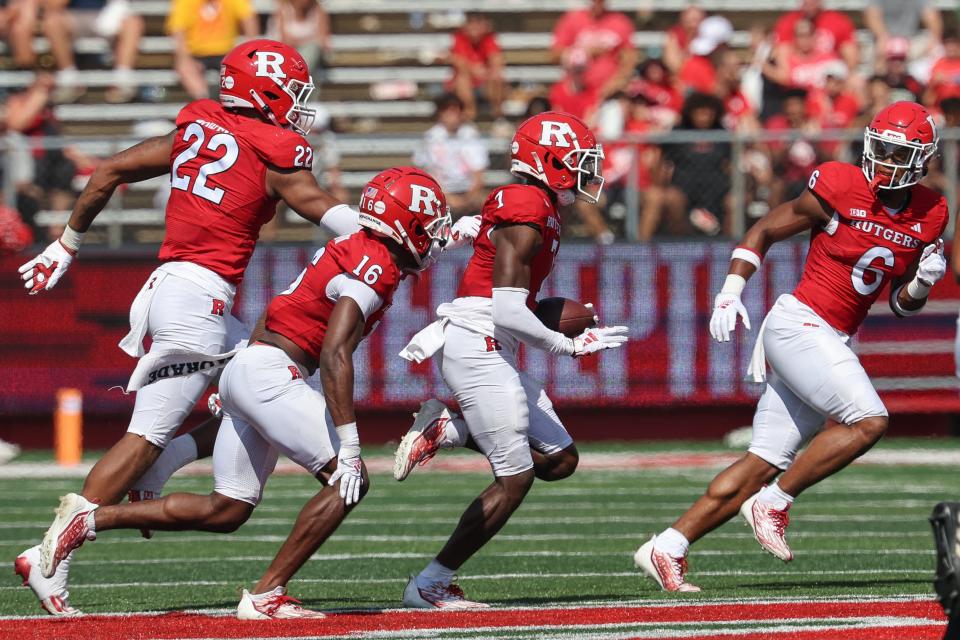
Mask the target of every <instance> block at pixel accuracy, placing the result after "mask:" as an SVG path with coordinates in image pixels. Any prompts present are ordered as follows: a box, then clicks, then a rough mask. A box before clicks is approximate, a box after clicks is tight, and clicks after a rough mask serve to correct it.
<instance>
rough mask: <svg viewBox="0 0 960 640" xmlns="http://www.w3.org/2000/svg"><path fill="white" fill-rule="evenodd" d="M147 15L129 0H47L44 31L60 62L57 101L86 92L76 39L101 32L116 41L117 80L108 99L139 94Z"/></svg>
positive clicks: (118, 100) (115, 100) (125, 99)
mask: <svg viewBox="0 0 960 640" xmlns="http://www.w3.org/2000/svg"><path fill="white" fill-rule="evenodd" d="M143 31H144V22H143V18H141V17H140V16H139V15H137V14H136V13H134V12H133V10H132V8H131V6H130V3H128V2H126V1H125V0H44V4H43V33H44V35H46V36H47V39H48V40H49V41H50V52H51V53H52V54H53V59H54V62H55V63H56V65H57V69H58V73H57V87H58V90H57V93H56V94H55V96H54V100H55V101H56V102H73V101H75V100H76V99H77V98H79V97H80V96H81V95H83V94H84V93H85V92H86V87H85V86H84V83H83V80H82V78H81V76H80V72H79V71H77V65H76V60H75V58H74V53H73V39H74V38H82V37H90V36H99V37H101V38H106V39H108V40H114V41H115V47H114V52H113V59H114V67H113V84H112V86H111V87H109V88H108V89H107V92H106V94H105V96H104V99H105V100H106V101H107V102H110V103H122V102H129V101H131V100H132V99H133V98H134V97H135V96H136V94H137V87H136V78H135V77H134V73H133V69H134V66H135V65H136V62H137V53H138V51H139V47H140V39H141V38H142V37H143Z"/></svg>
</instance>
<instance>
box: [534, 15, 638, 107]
mask: <svg viewBox="0 0 960 640" xmlns="http://www.w3.org/2000/svg"><path fill="white" fill-rule="evenodd" d="M575 51H581V52H583V53H585V54H586V55H587V59H588V60H589V62H588V64H587V70H586V76H585V83H586V86H587V87H588V88H589V89H591V90H595V91H596V92H597V93H598V95H599V97H600V99H601V100H603V99H606V98H607V97H609V96H612V95H613V94H614V93H616V92H617V91H619V90H621V89H623V88H624V87H626V85H627V82H628V81H629V79H630V76H631V75H633V70H634V66H635V65H636V60H637V55H636V50H635V49H634V47H633V21H632V20H630V18H628V17H627V16H626V15H625V14H622V13H617V12H614V11H608V10H607V7H606V2H605V1H604V0H591V2H590V6H589V8H587V9H583V10H575V11H568V12H567V13H565V14H563V16H561V17H560V20H558V21H557V26H556V27H555V28H554V30H553V50H552V54H553V58H554V61H556V62H563V61H565V60H566V59H567V58H568V57H569V56H571V55H575V54H574V52H575Z"/></svg>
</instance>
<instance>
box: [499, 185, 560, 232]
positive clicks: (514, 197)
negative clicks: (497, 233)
mask: <svg viewBox="0 0 960 640" xmlns="http://www.w3.org/2000/svg"><path fill="white" fill-rule="evenodd" d="M552 213H553V205H552V204H551V203H550V200H549V199H548V198H547V194H545V193H544V192H543V191H542V190H541V189H539V188H538V187H532V186H529V185H520V184H512V185H509V186H506V187H502V188H500V189H494V190H493V191H491V192H490V195H489V196H487V201H486V202H485V203H484V204H483V218H484V221H489V223H490V224H491V225H494V226H495V225H498V224H531V225H535V226H536V227H538V228H539V229H540V231H541V232H542V231H544V230H545V226H546V224H547V219H548V218H549V217H550V216H551V215H552Z"/></svg>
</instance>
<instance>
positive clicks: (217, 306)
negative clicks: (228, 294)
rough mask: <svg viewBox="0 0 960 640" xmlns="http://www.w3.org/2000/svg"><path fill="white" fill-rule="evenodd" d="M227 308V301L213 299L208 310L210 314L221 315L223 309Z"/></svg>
mask: <svg viewBox="0 0 960 640" xmlns="http://www.w3.org/2000/svg"><path fill="white" fill-rule="evenodd" d="M226 308H227V303H226V302H224V301H223V300H217V299H216V298H214V299H213V308H212V309H211V310H210V315H212V316H223V312H224V310H225V309H226Z"/></svg>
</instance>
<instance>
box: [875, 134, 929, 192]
mask: <svg viewBox="0 0 960 640" xmlns="http://www.w3.org/2000/svg"><path fill="white" fill-rule="evenodd" d="M902 136H903V134H899V133H898V132H895V131H885V132H883V134H880V133H878V132H876V131H873V130H871V129H870V128H867V129H866V130H865V131H864V134H863V161H862V164H863V167H862V169H863V175H864V176H866V178H867V180H869V181H870V184H871V186H873V187H874V188H875V189H903V188H905V187H910V186H913V185H915V184H917V183H918V182H920V180H921V179H923V176H924V175H926V164H927V161H929V160H930V158H932V157H933V155H934V153H936V151H937V143H936V142H935V141H934V142H930V143H927V144H924V143H921V142H914V141H910V140H907V139H906V138H905V137H902ZM880 167H885V168H888V169H890V170H891V174H890V176H889V178H888V177H887V176H885V175H883V174H882V173H879V172H878V171H877V169H878V168H880Z"/></svg>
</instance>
